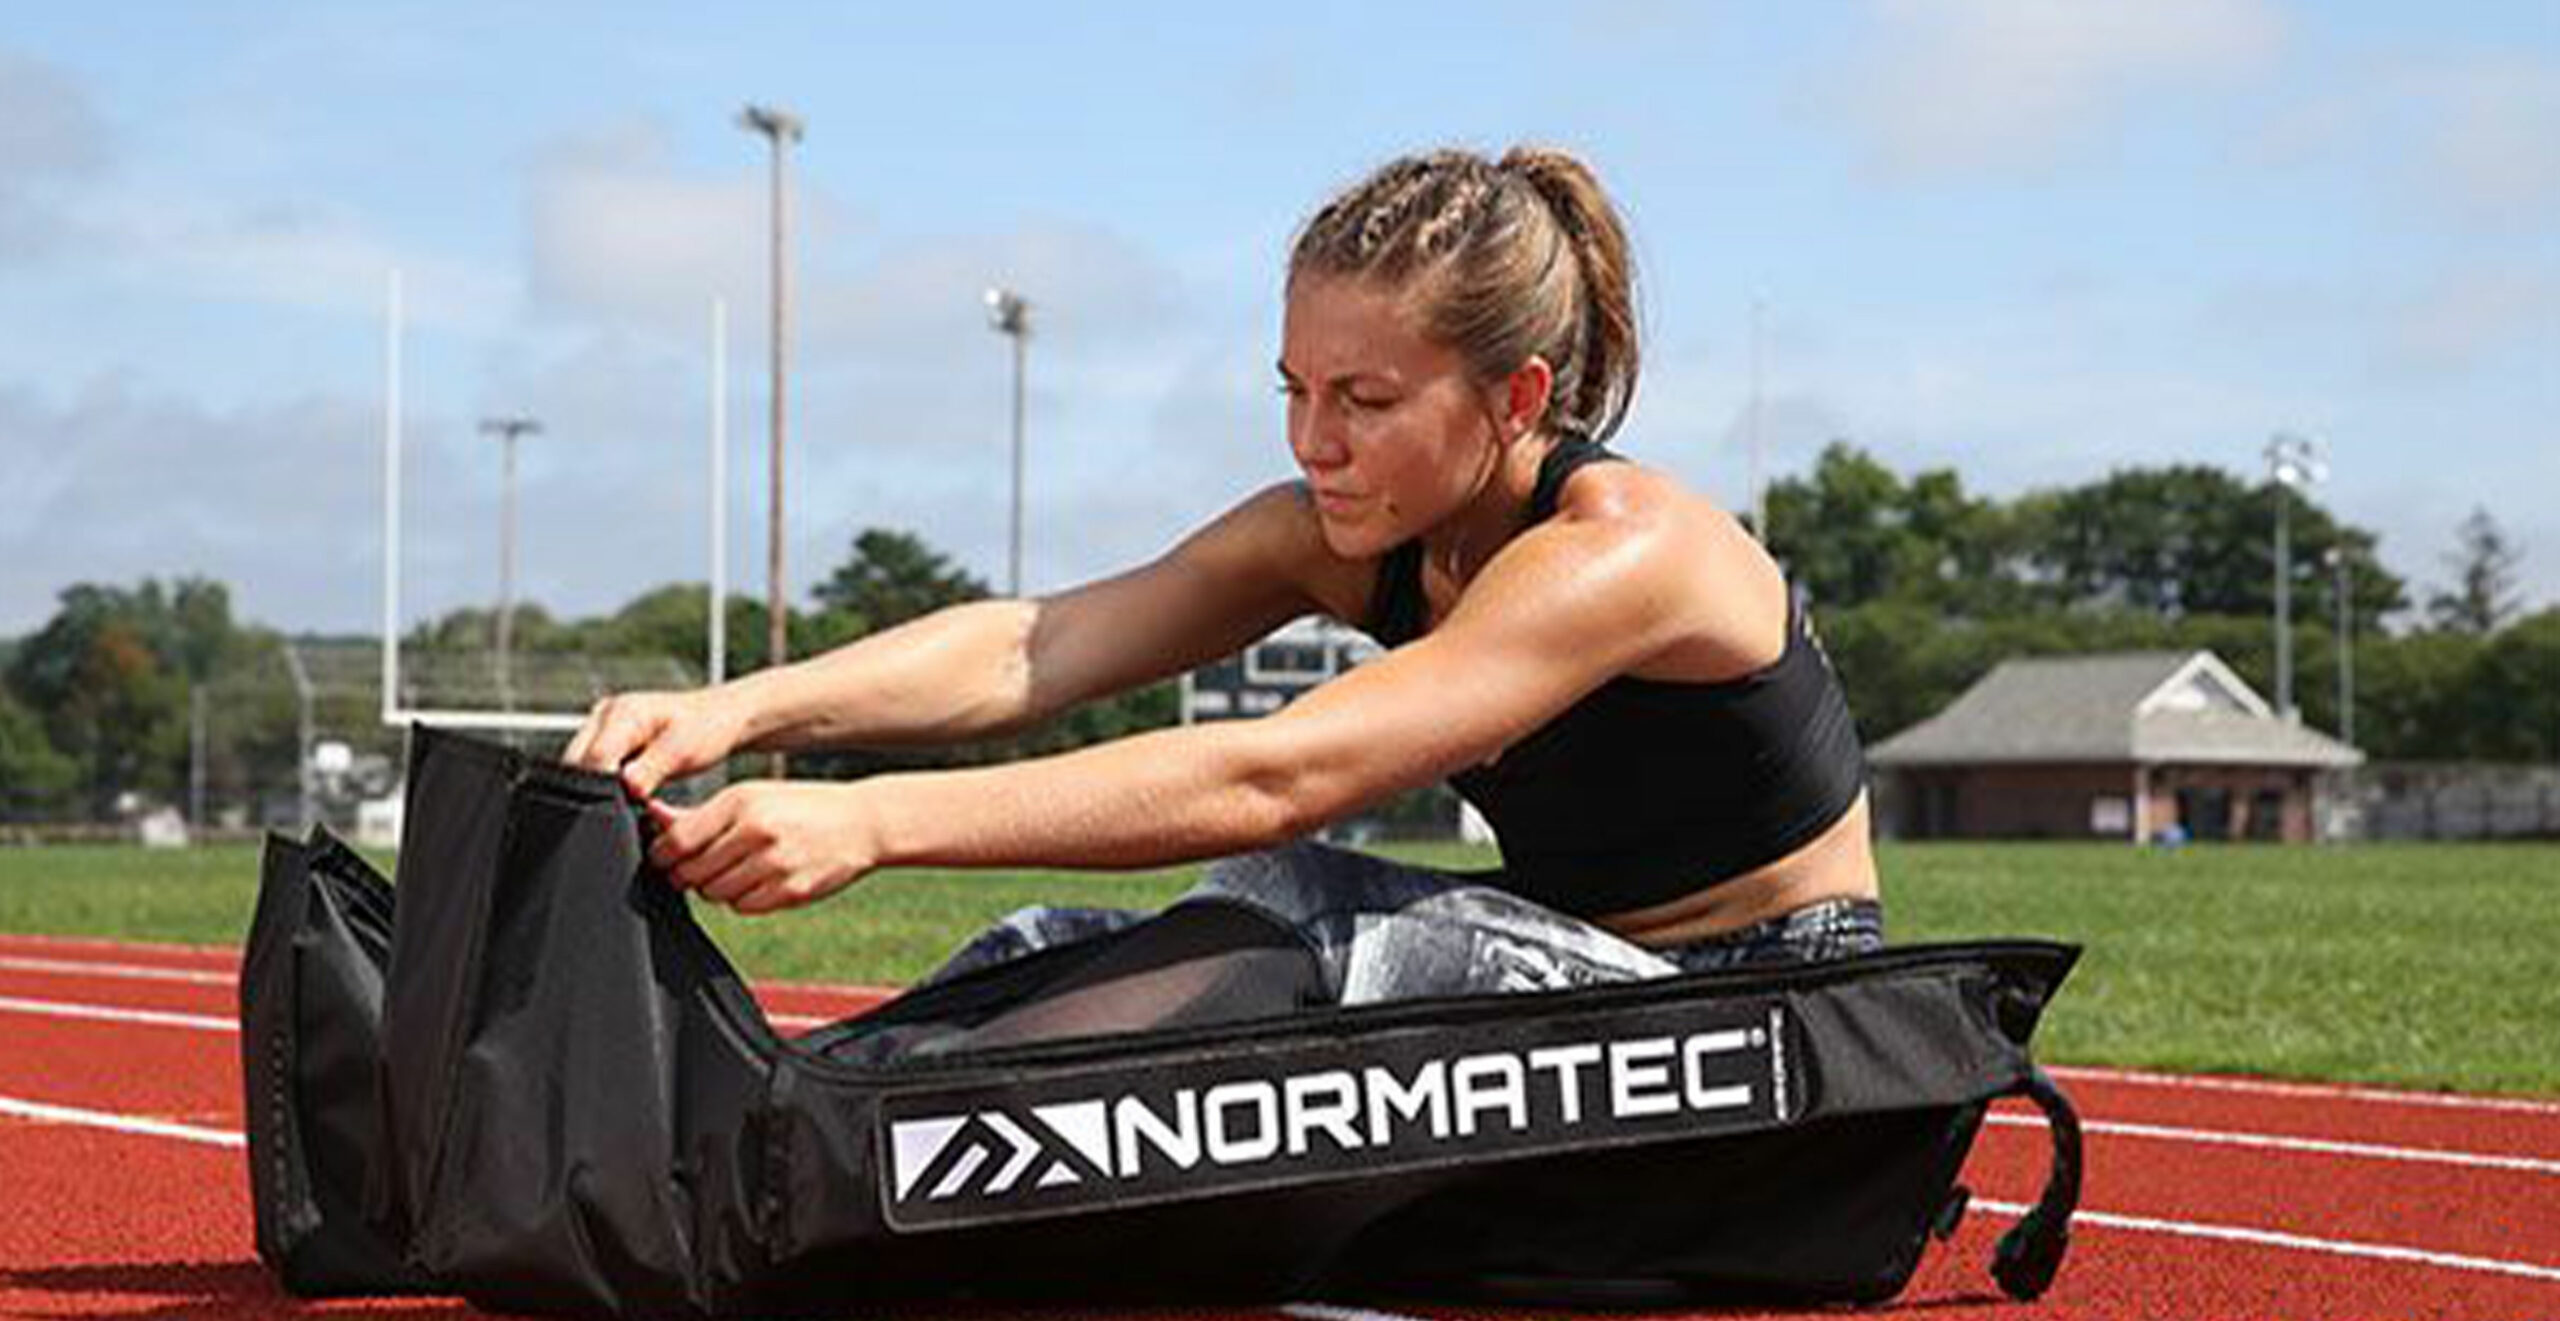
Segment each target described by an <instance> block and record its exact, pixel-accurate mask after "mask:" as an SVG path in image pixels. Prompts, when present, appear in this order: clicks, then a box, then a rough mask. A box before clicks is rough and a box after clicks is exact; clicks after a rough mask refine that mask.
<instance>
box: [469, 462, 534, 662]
mask: <svg viewBox="0 0 2560 1321" xmlns="http://www.w3.org/2000/svg"><path fill="white" fill-rule="evenodd" d="M480 434H481V435H484V436H495V437H497V438H498V446H499V449H500V450H501V451H502V452H503V453H504V454H505V456H506V457H505V459H504V460H503V464H504V472H505V476H504V478H503V479H502V480H501V483H500V489H499V497H498V499H499V513H498V625H497V631H498V638H497V643H498V700H499V701H500V702H501V703H503V704H505V708H506V709H507V710H510V711H512V710H514V709H515V705H516V695H515V694H516V690H515V676H514V673H513V670H514V664H513V661H512V659H511V658H512V655H513V648H514V640H515V620H516V442H517V441H518V440H521V439H523V438H524V437H526V436H538V435H541V434H542V424H541V423H539V422H536V421H534V420H533V419H532V418H530V417H526V416H525V415H523V414H521V413H519V414H517V415H516V416H514V417H487V418H482V419H481V420H480Z"/></svg>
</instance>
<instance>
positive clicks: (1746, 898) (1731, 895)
mask: <svg viewBox="0 0 2560 1321" xmlns="http://www.w3.org/2000/svg"><path fill="white" fill-rule="evenodd" d="M1875 897H1876V862H1875V851H1874V850H1873V849H1872V848H1870V847H1869V846H1868V843H1867V796H1866V795H1865V794H1864V793H1861V794H1859V795H1858V799H1857V801H1856V802H1854V803H1851V804H1850V805H1849V810H1848V811H1846V812H1844V813H1842V814H1841V816H1840V819H1839V820H1837V821H1834V822H1832V823H1831V824H1830V825H1829V826H1828V827H1826V828H1825V829H1824V830H1823V832H1822V833H1821V834H1819V835H1816V836H1814V837H1813V839H1812V840H1811V842H1809V843H1807V844H1805V845H1804V847H1802V848H1799V849H1797V850H1796V851H1795V852H1793V853H1790V854H1788V855H1787V856H1785V857H1783V858H1780V859H1778V860H1777V861H1776V862H1772V863H1770V864H1768V865H1767V866H1765V867H1761V868H1758V869H1756V870H1753V871H1748V872H1745V873H1743V874H1742V875H1740V876H1736V877H1732V878H1730V879H1728V880H1723V881H1719V882H1717V883H1716V884H1714V885H1712V886H1709V887H1708V888H1706V889H1703V890H1700V891H1698V892H1696V893H1694V894H1688V895H1683V896H1681V897H1680V898H1678V899H1674V900H1672V901H1670V902H1669V903H1663V904H1655V905H1654V906H1652V907H1650V908H1639V909H1635V910H1633V911H1630V912H1625V913H1613V914H1610V915H1608V916H1606V917H1602V918H1598V919H1596V920H1597V921H1598V923H1599V925H1601V926H1603V927H1606V928H1608V929H1609V930H1611V931H1614V932H1616V933H1618V934H1619V935H1621V936H1624V937H1626V938H1627V939H1629V940H1632V941H1634V942H1635V943H1637V944H1639V945H1646V946H1651V947H1653V948H1656V949H1659V948H1663V947H1665V946H1670V945H1682V944H1687V943H1688V942H1690V941H1693V940H1701V939H1704V938H1706V937H1708V936H1716V935H1722V934H1724V933H1725V932H1728V931H1738V930H1741V929H1742V928H1744V927H1747V926H1750V925H1752V924H1753V923H1757V922H1765V921H1768V920H1769V919H1771V918H1773V917H1783V916H1785V915H1786V914H1788V913H1792V912H1794V911H1796V910H1797V909H1799V908H1805V907H1809V906H1811V905H1814V904H1818V903H1822V902H1824V901H1826V900H1832V899H1873V898H1875Z"/></svg>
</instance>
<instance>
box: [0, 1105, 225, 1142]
mask: <svg viewBox="0 0 2560 1321" xmlns="http://www.w3.org/2000/svg"><path fill="white" fill-rule="evenodd" d="M0 1115H15V1116H17V1117H18V1118H21V1119H32V1120H34V1121H36V1122H37V1123H40V1124H76V1125H79V1126H80V1127H82V1128H104V1129H111V1130H113V1131H115V1132H118V1133H138V1134H141V1135H142V1136H144V1137H155V1138H176V1139H178V1140H180V1141H182V1142H201V1143H204V1144H205V1145H207V1146H213V1147H245V1146H247V1145H249V1139H248V1138H247V1137H246V1136H245V1135H243V1134H240V1133H237V1132H234V1131H232V1130H230V1129H227V1128H204V1127H201V1126H199V1125H196V1124H181V1123H177V1122H175V1121H173V1120H167V1119H145V1118H143V1117H142V1116H140V1115H118V1114H109V1113H108V1112H106V1111H104V1110H81V1109H78V1108H75V1107H73V1106H67V1105H51V1104H48V1103H46V1102H43V1101H29V1100H25V1099H23V1098H21V1097H15V1096H0Z"/></svg>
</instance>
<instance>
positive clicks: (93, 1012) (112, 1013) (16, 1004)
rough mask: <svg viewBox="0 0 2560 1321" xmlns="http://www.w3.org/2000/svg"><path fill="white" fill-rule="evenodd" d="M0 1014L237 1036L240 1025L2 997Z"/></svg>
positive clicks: (211, 1018) (161, 1013)
mask: <svg viewBox="0 0 2560 1321" xmlns="http://www.w3.org/2000/svg"><path fill="white" fill-rule="evenodd" d="M0 1013H8V1014H41V1015H44V1016H45V1017H47V1018H85V1019H91V1020H94V1021H97V1022H101V1023H137V1024H141V1025H144V1026H147V1027H184V1028H193V1029H195V1030H196V1031H199V1032H237V1031H239V1030H240V1024H239V1023H238V1022H236V1021H234V1020H232V1019H228V1018H216V1017H214V1016H212V1015H211V1014H173V1013H170V1012H168V1011H167V1010H162V1009H122V1008H118V1007H116V1006H114V1005H83V1004H65V1003H62V1002H60V1001H55V1000H20V999H18V998H16V997H14V996H5V995H0Z"/></svg>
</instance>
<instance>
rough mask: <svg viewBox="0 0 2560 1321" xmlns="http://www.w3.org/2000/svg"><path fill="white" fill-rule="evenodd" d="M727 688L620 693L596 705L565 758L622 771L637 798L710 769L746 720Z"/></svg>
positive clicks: (732, 747)
mask: <svg viewBox="0 0 2560 1321" xmlns="http://www.w3.org/2000/svg"><path fill="white" fill-rule="evenodd" d="M727 691H728V690H726V689H720V688H708V689H702V690H699V691H695V692H689V693H622V694H619V695H616V696H613V697H608V698H606V699H604V700H603V701H601V702H598V703H596V704H595V706H594V708H593V709H591V710H589V711H588V712H587V723H586V724H584V725H582V726H580V727H579V729H578V733H577V736H576V737H575V738H572V739H570V740H569V750H568V752H566V753H565V754H563V756H562V760H564V761H566V762H568V763H569V764H570V765H572V766H582V767H585V768H586V769H588V770H592V771H619V772H621V774H622V782H623V783H624V784H626V785H628V786H630V788H631V792H632V794H633V795H634V796H635V797H639V798H648V797H649V796H651V795H652V794H655V793H656V792H657V791H658V786H660V785H662V784H665V783H666V782H667V781H669V780H672V779H679V778H682V777H684V776H687V775H691V774H693V773H694V772H696V771H703V770H709V769H710V768H712V767H714V766H717V765H719V764H720V762H721V760H722V759H723V758H725V757H727V756H728V755H729V754H730V753H731V752H734V751H736V750H737V746H738V743H739V740H740V737H741V730H742V729H743V727H744V723H745V722H744V720H743V719H742V718H741V716H740V714H739V713H738V712H737V711H736V710H735V705H736V704H735V703H734V702H733V701H731V700H729V699H728V698H727V697H725V696H724V694H725V693H726V692H727Z"/></svg>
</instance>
